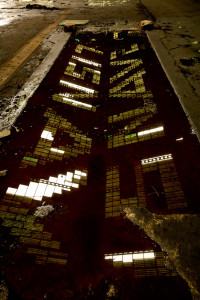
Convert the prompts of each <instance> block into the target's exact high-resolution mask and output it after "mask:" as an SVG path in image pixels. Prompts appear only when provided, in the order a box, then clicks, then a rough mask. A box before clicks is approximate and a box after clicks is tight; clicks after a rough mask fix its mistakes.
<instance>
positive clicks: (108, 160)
mask: <svg viewBox="0 0 200 300" xmlns="http://www.w3.org/2000/svg"><path fill="white" fill-rule="evenodd" d="M15 126H16V128H18V129H19V131H18V132H16V130H15V129H14V128H13V130H12V135H11V136H10V137H7V138H4V141H3V143H2V144H1V169H2V170H3V169H5V170H8V171H7V175H6V176H4V177H0V178H1V206H0V215H1V222H2V233H1V241H2V243H1V244H2V247H1V251H2V263H1V265H2V279H4V280H5V281H6V284H7V286H8V288H9V291H10V296H9V299H15V300H16V299H20V300H21V299H25V300H27V299H34V300H35V299H133V297H134V298H135V299H146V298H147V297H148V298H149V299H151V298H153V299H183V298H184V299H191V296H190V293H189V289H188V287H187V285H186V283H185V282H184V281H183V280H182V279H181V278H180V277H179V276H177V274H176V273H175V272H174V271H172V270H170V269H167V268H166V267H165V258H164V257H165V254H164V253H163V252H162V250H161V249H160V247H159V246H158V245H157V244H155V243H154V242H153V241H152V240H151V239H150V238H148V237H147V236H146V235H145V234H144V232H143V231H142V230H139V229H138V227H137V226H133V225H132V223H131V222H130V221H128V220H127V219H124V217H123V213H122V210H123V208H125V207H132V206H138V207H147V208H148V209H149V210H150V211H152V212H156V213H162V214H169V213H185V212H187V213H193V212H195V213H196V212H199V209H200V207H199V201H198V199H199V193H200V190H199V179H200V178H199V145H198V142H197V138H196V137H195V136H194V135H193V134H192V130H191V127H190V125H189V123H188V120H187V118H186V116H185V114H184V112H183V111H182V108H181V106H180V104H179V102H178V99H177V98H176V96H175V95H174V92H173V90H172V88H171V86H170V84H169V82H168V81H167V79H166V77H165V75H164V73H163V71H162V69H161V67H160V65H159V62H158V60H157V59H156V57H155V55H154V53H153V51H152V49H151V47H150V45H149V43H148V42H147V39H146V37H145V36H143V35H138V34H137V33H135V32H134V31H124V32H110V33H108V34H105V33H98V34H94V33H90V32H87V33H80V34H77V35H75V36H73V37H72V38H71V40H70V42H69V43H68V44H67V46H66V47H65V48H64V49H63V51H62V53H61V55H60V56H59V58H58V59H57V61H56V63H55V64H54V66H53V67H52V69H51V71H50V72H49V74H48V76H47V77H46V78H45V79H44V80H43V82H42V84H41V86H40V87H39V88H38V90H37V92H36V93H35V94H34V96H33V97H32V99H31V100H30V101H29V103H28V105H27V107H26V109H25V111H24V112H23V113H22V114H21V116H20V117H19V118H18V120H17V122H16V123H15ZM41 205H43V206H44V208H45V207H46V205H51V206H52V207H53V209H54V210H53V211H51V212H50V213H49V214H48V216H46V217H44V218H40V217H36V216H35V215H34V214H35V211H36V209H37V208H38V207H40V206H41ZM144 286H145V289H144Z"/></svg>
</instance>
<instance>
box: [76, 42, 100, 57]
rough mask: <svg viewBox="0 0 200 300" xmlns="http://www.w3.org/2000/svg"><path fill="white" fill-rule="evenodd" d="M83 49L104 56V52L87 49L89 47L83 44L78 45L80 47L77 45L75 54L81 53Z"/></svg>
mask: <svg viewBox="0 0 200 300" xmlns="http://www.w3.org/2000/svg"><path fill="white" fill-rule="evenodd" d="M83 49H85V50H88V51H91V52H95V53H97V54H101V55H103V52H102V51H100V50H97V49H95V48H91V47H87V46H85V45H82V44H78V45H77V47H76V49H75V52H77V53H81V52H82V50H83Z"/></svg>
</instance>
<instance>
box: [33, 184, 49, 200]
mask: <svg viewBox="0 0 200 300" xmlns="http://www.w3.org/2000/svg"><path fill="white" fill-rule="evenodd" d="M46 187H47V184H45V183H42V182H40V183H39V184H38V187H37V190H36V192H35V195H34V197H33V199H34V200H37V201H41V200H42V197H43V196H44V194H45V190H46Z"/></svg>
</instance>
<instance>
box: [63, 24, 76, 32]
mask: <svg viewBox="0 0 200 300" xmlns="http://www.w3.org/2000/svg"><path fill="white" fill-rule="evenodd" d="M64 31H65V32H75V31H76V25H75V24H73V23H71V24H67V25H65V26H64Z"/></svg>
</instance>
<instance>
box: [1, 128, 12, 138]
mask: <svg viewBox="0 0 200 300" xmlns="http://www.w3.org/2000/svg"><path fill="white" fill-rule="evenodd" d="M10 134H11V131H10V129H6V130H3V131H1V132H0V138H3V137H6V136H8V135H10Z"/></svg>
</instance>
